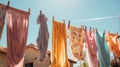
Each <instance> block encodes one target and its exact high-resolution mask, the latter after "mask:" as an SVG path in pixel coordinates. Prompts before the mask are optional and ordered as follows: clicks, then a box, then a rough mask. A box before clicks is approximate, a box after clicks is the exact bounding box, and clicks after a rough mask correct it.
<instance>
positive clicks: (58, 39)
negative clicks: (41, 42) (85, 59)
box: [50, 20, 70, 67]
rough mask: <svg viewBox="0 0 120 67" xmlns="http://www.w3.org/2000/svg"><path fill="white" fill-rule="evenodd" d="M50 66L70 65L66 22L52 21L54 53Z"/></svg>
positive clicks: (66, 66)
mask: <svg viewBox="0 0 120 67" xmlns="http://www.w3.org/2000/svg"><path fill="white" fill-rule="evenodd" d="M50 67H70V64H69V61H68V57H67V45H66V28H65V24H64V23H61V22H58V21H55V20H53V21H52V55H51V65H50Z"/></svg>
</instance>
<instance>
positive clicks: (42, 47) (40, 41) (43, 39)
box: [37, 13, 49, 60]
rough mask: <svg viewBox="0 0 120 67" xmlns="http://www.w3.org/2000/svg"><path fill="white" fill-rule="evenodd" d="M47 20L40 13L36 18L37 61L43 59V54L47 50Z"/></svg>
mask: <svg viewBox="0 0 120 67" xmlns="http://www.w3.org/2000/svg"><path fill="white" fill-rule="evenodd" d="M47 20H48V19H47V17H46V16H45V15H44V14H42V13H41V14H40V15H39V16H38V18H37V23H38V24H39V25H40V27H39V33H38V38H37V46H38V48H39V51H40V57H39V60H44V59H45V54H46V51H47V48H48V39H49V32H48V27H47Z"/></svg>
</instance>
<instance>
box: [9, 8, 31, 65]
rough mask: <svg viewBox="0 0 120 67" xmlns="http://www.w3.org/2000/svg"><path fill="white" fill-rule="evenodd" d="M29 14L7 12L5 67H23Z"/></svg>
mask: <svg viewBox="0 0 120 67" xmlns="http://www.w3.org/2000/svg"><path fill="white" fill-rule="evenodd" d="M28 22H29V14H27V13H24V12H23V13H21V11H17V10H12V9H9V10H7V52H8V53H7V59H8V64H7V65H8V66H7V67H23V63H24V53H25V49H26V42H27V35H28Z"/></svg>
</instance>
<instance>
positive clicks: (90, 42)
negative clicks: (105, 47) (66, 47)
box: [85, 30, 98, 67]
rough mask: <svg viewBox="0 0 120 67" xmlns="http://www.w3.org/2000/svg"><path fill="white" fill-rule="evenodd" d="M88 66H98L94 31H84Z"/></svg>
mask: <svg viewBox="0 0 120 67" xmlns="http://www.w3.org/2000/svg"><path fill="white" fill-rule="evenodd" d="M85 36H86V42H87V48H88V49H87V51H88V52H87V53H88V64H89V67H98V59H97V50H98V48H97V46H96V39H95V34H94V31H93V30H92V31H90V32H88V31H85Z"/></svg>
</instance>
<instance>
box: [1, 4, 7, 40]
mask: <svg viewBox="0 0 120 67" xmlns="http://www.w3.org/2000/svg"><path fill="white" fill-rule="evenodd" d="M5 14H6V9H5V8H3V7H2V6H0V39H1V36H2V31H3V27H4V23H5Z"/></svg>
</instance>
